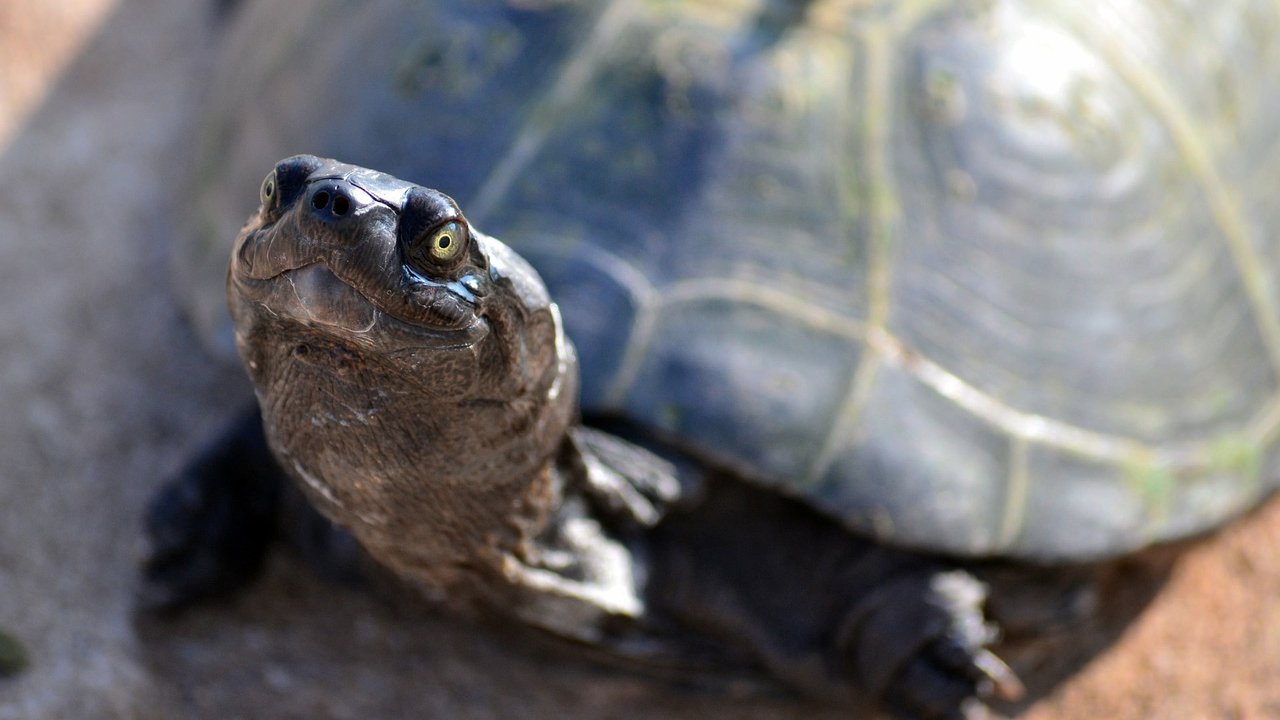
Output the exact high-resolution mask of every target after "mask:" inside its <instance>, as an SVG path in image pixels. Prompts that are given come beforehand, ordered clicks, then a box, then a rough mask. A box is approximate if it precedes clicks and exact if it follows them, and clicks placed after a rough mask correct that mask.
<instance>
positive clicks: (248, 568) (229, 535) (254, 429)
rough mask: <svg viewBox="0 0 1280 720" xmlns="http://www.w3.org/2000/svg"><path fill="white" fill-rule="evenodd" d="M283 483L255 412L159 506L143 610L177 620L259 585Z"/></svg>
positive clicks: (150, 524) (162, 495)
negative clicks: (177, 615)
mask: <svg viewBox="0 0 1280 720" xmlns="http://www.w3.org/2000/svg"><path fill="white" fill-rule="evenodd" d="M281 481H282V478H281V473H280V470H279V469H278V467H276V465H275V462H274V460H273V459H272V458H271V454H270V451H269V450H268V449H267V446H266V440H265V438H264V437H263V434H262V424H261V421H260V420H259V418H258V416H257V412H256V409H255V411H254V412H253V413H252V415H251V416H250V415H248V414H246V416H245V417H243V418H241V419H240V420H239V421H237V422H236V423H235V425H234V426H233V427H232V428H231V429H230V431H229V432H227V433H225V434H224V435H223V436H222V437H221V438H219V440H218V441H217V442H215V443H214V444H213V445H211V446H210V447H209V448H208V449H206V450H205V451H204V452H203V453H201V454H200V455H199V456H198V457H197V458H196V459H195V460H194V461H193V462H191V463H190V464H189V465H188V466H187V467H186V468H185V469H183V470H182V471H181V472H180V473H179V474H178V475H177V476H176V477H174V478H172V479H171V480H169V481H168V482H166V483H165V484H164V485H163V486H162V487H161V488H160V490H159V492H157V493H156V495H155V496H154V498H153V499H152V501H151V504H150V506H149V507H148V509H147V516H146V535H147V538H148V540H149V542H150V548H149V552H148V554H147V557H146V559H145V560H144V563H143V570H142V587H141V588H140V590H139V592H138V596H137V605H138V609H139V610H141V611H143V612H150V613H156V614H165V613H171V612H174V611H177V610H180V609H182V608H183V607H186V606H188V605H191V604H192V603H195V602H197V601H200V600H204V599H210V598H213V597H218V596H223V595H227V594H230V593H232V592H234V591H235V590H237V589H239V588H241V587H243V586H244V585H245V584H247V583H248V582H249V581H251V580H252V579H253V578H254V577H255V576H256V575H257V573H258V571H259V569H260V568H261V567H262V563H263V560H264V558H265V556H266V551H267V547H268V545H269V544H270V541H271V539H272V537H273V535H274V533H275V525H276V514H277V511H278V510H277V508H278V505H279V495H280V487H281V484H282V482H281Z"/></svg>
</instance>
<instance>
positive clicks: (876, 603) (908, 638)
mask: <svg viewBox="0 0 1280 720" xmlns="http://www.w3.org/2000/svg"><path fill="white" fill-rule="evenodd" d="M985 600H986V587H985V586H984V585H983V584H982V583H980V582H979V581H978V580H976V579H975V578H974V577H973V576H971V575H969V574H968V573H966V572H963V571H959V570H951V571H945V572H932V573H924V574H920V575H911V576H908V577H905V578H900V579H898V580H896V581H894V582H892V583H890V584H888V585H886V586H885V587H883V588H882V589H881V590H880V591H878V592H876V593H873V595H872V596H871V597H869V598H867V600H866V601H865V602H863V603H861V604H860V605H859V607H858V608H856V609H855V611H854V612H853V613H852V614H851V615H850V616H849V619H848V620H847V621H846V623H845V627H844V628H843V629H842V633H841V639H842V645H843V647H844V648H845V650H846V652H847V653H848V657H849V658H850V659H851V661H852V663H853V665H854V669H855V672H856V674H857V676H858V677H859V678H861V679H862V681H863V682H864V683H865V684H866V686H867V687H868V689H869V690H870V692H871V693H872V695H874V696H876V697H879V698H881V699H882V701H883V703H884V705H885V706H886V707H888V708H889V709H890V710H892V711H893V712H894V713H895V714H896V715H897V716H899V717H901V718H910V719H912V720H916V719H919V720H934V719H939V720H942V719H945V720H951V719H956V720H959V719H961V718H967V719H969V720H972V719H974V718H985V717H993V715H992V714H991V712H990V710H988V709H987V706H986V704H985V702H986V701H987V700H992V699H995V698H999V699H1001V700H1007V701H1014V700H1017V699H1018V698H1020V697H1021V696H1022V695H1023V693H1024V690H1023V686H1022V683H1021V682H1020V681H1019V680H1018V678H1017V676H1016V675H1014V673H1013V671H1012V670H1010V669H1009V667H1008V665H1006V664H1005V663H1004V661H1002V660H1001V659H1000V658H998V657H997V656H996V655H995V654H994V653H992V652H991V650H990V649H989V646H990V645H991V643H993V642H994V641H995V640H996V636H997V631H996V628H995V627H994V626H993V625H991V624H990V623H988V622H987V621H986V619H985V617H984V615H983V611H982V606H983V603H984V602H985Z"/></svg>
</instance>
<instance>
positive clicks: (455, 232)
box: [425, 220, 467, 263]
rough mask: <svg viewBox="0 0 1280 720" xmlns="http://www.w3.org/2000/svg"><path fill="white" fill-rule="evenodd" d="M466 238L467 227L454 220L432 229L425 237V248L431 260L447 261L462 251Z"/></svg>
mask: <svg viewBox="0 0 1280 720" xmlns="http://www.w3.org/2000/svg"><path fill="white" fill-rule="evenodd" d="M466 240H467V229H466V228H465V227H464V226H463V225H462V223H460V222H457V221H456V220H455V221H451V222H447V223H445V224H443V225H441V226H440V227H438V228H436V229H435V230H432V231H431V234H430V235H429V236H428V237H427V242H426V248H425V249H426V251H427V253H428V254H429V255H430V256H431V259H432V260H435V261H436V262H439V263H447V262H450V261H452V260H453V259H454V258H456V257H458V255H460V254H461V253H462V247H463V245H466Z"/></svg>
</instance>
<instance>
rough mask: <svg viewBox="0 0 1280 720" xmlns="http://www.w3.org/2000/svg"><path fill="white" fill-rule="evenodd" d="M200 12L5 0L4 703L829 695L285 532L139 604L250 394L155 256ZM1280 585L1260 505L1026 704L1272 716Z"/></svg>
mask: <svg viewBox="0 0 1280 720" xmlns="http://www.w3.org/2000/svg"><path fill="white" fill-rule="evenodd" d="M217 27H218V22H217V20H216V16H215V13H213V11H212V9H211V8H210V7H208V6H207V5H206V3H204V2H189V3H169V2H165V1H164V0H122V2H120V3H118V4H117V3H112V2H110V1H109V0H58V1H56V2H51V1H50V0H5V2H4V3H3V4H2V5H0V67H3V68H4V71H3V73H2V74H0V408H3V409H4V412H3V413H0V458H3V462H2V463H0V628H4V629H7V630H8V631H10V632H11V633H12V634H13V635H15V636H16V637H18V638H19V639H20V640H21V641H22V642H23V643H24V644H25V645H26V646H27V649H28V651H29V653H30V655H31V659H32V664H31V667H30V668H29V669H28V670H27V671H26V672H24V673H22V674H21V675H19V676H17V677H15V678H11V679H6V680H0V720H11V719H12V720H18V719H23V720H26V719H29V718H69V719H78V718H192V717H196V718H230V717H275V718H364V717H386V718H394V717H441V718H444V717H448V718H464V717H466V718H497V717H516V716H519V717H566V716H568V717H582V718H638V717H694V716H697V717H700V718H708V719H709V718H718V717H725V718H728V717H734V718H765V717H794V716H798V715H803V716H805V717H814V718H824V717H837V716H839V714H838V713H836V712H833V711H830V710H823V709H820V708H812V707H806V706H803V705H799V704H796V703H794V702H791V701H788V700H786V699H781V698H763V699H762V698H754V699H751V700H749V701H748V700H743V699H740V698H735V697H731V696H729V697H727V696H725V695H724V694H705V693H698V692H695V691H691V690H686V691H671V690H669V689H666V688H655V687H652V686H649V685H646V684H645V683H643V682H641V681H639V680H637V679H634V678H631V677H627V676H619V674H618V673H614V672H610V671H608V670H605V669H601V668H596V667H594V666H591V665H588V664H585V663H582V662H578V661H575V660H572V659H567V658H563V657H561V656H560V655H559V654H556V653H554V652H552V651H551V650H546V649H537V648H533V649H530V648H526V647H524V646H520V647H516V646H514V645H513V644H511V643H509V642H507V639H506V638H504V637H503V636H502V634H501V633H498V632H495V631H489V630H484V629H480V628H476V627H472V626H467V625H462V624H459V623H457V622H451V621H448V620H443V619H440V618H437V617H434V616H432V615H430V614H429V613H428V614H424V613H421V612H415V611H408V610H404V609H398V608H395V607H391V606H388V605H387V604H386V603H384V602H382V601H379V600H377V599H375V598H373V597H371V596H370V595H369V594H367V593H363V592H358V591H352V590H346V589H342V588H335V587H333V586H330V585H326V584H324V583H322V582H320V581H319V580H317V579H315V578H313V577H311V576H310V575H309V574H307V573H305V572H304V571H302V570H301V569H300V568H299V567H297V565H296V564H295V563H293V562H292V561H290V560H289V559H287V558H285V557H283V556H281V557H278V558H276V559H275V560H274V562H273V564H272V566H271V567H270V568H269V572H268V575H267V578H266V579H265V580H264V582H263V583H261V584H260V585H259V586H257V587H255V588H254V589H253V590H252V591H251V592H249V593H247V594H246V595H244V596H243V597H241V598H239V599H237V600H236V601H234V602H232V603H229V604H226V605H221V606H217V607H213V608H209V609H207V610H201V611H199V612H195V613H192V614H191V615H189V616H187V617H185V618H183V619H182V620H180V621H179V622H177V623H170V624H161V625H157V624H151V623H141V624H140V623H136V622H134V620H133V619H132V618H131V616H130V612H129V611H130V607H131V600H132V592H133V589H134V587H135V577H136V575H135V573H136V563H137V559H138V557H139V554H140V552H141V543H140V533H139V525H140V514H141V509H142V507H143V505H144V503H145V499H146V497H147V496H148V494H149V493H150V492H151V491H152V490H153V489H154V488H155V486H156V484H157V483H158V482H159V481H160V479H161V478H163V477H164V476H165V474H167V473H169V472H172V471H173V469H175V468H176V467H177V466H178V465H179V463H180V462H181V458H182V457H183V456H184V455H186V454H187V453H189V452H190V450H191V449H192V448H193V447H195V446H197V445H198V444H199V443H200V441H201V439H202V438H206V437H208V436H209V435H210V434H211V433H212V432H214V430H215V428H216V427H217V426H218V425H219V424H220V423H221V422H222V421H223V420H224V419H225V418H226V417H227V416H228V415H229V414H231V413H232V412H233V410H234V408H235V407H236V406H237V405H238V404H239V403H240V402H241V401H243V400H244V399H245V398H246V391H245V386H244V384H243V382H242V381H241V380H240V377H239V375H238V373H237V372H236V371H235V370H228V369H226V368H222V367H219V366H218V365H216V364H214V363H213V362H212V361H210V360H208V359H206V357H205V356H204V354H203V353H201V352H200V351H199V348H198V347H197V345H196V342H195V340H194V338H193V337H192V335H191V334H190V332H189V331H188V330H187V329H186V327H185V325H184V324H183V322H182V319H181V318H180V317H179V314H178V312H177V310H176V309H175V306H174V304H173V303H172V302H171V300H170V287H169V281H168V272H167V267H168V265H167V263H168V253H169V248H170V242H171V240H172V238H173V237H174V236H175V233H176V232H178V227H179V218H180V217H181V216H182V212H183V211H184V207H185V201H184V199H183V195H182V191H183V189H184V187H185V178H186V177H188V175H189V172H190V168H189V165H190V154H189V153H188V152H187V148H188V147H189V145H188V139H189V133H190V129H191V127H192V126H193V125H194V123H195V122H197V120H198V118H197V115H196V112H197V108H198V107H199V103H198V100H199V96H200V90H199V88H200V87H201V81H202V78H203V77H204V73H205V71H206V69H207V66H208V64H209V62H210V61H209V58H210V57H211V56H212V53H211V50H212V48H213V46H214V38H215V36H216V32H217ZM1278 598H1280V506H1277V505H1276V504H1275V503H1273V504H1272V505H1271V506H1270V507H1267V508H1264V509H1263V510H1262V511H1260V512H1258V513H1256V514H1255V515H1254V516H1252V517H1250V518H1248V519H1247V520H1245V521H1243V522H1240V523H1238V524H1236V525H1235V526H1233V527H1232V528H1231V529H1229V530H1228V531H1227V532H1225V533H1223V534H1222V535H1220V536H1218V537H1216V538H1213V539H1211V540H1209V541H1207V542H1205V543H1203V544H1202V545H1200V546H1198V547H1196V548H1195V549H1194V550H1192V551H1191V552H1190V553H1189V555H1188V557H1186V558H1185V559H1184V561H1183V562H1182V563H1181V565H1180V566H1179V567H1178V569H1177V571H1176V572H1175V575H1174V577H1173V579H1172V580H1171V582H1170V583H1169V586H1168V587H1167V588H1166V590H1165V591H1164V592H1163V593H1162V594H1161V595H1160V597H1159V598H1158V599H1157V601H1156V602H1155V603H1154V604H1153V605H1152V607H1151V608H1150V609H1149V610H1148V612H1146V613H1145V614H1144V615H1143V616H1142V617H1141V618H1140V619H1139V620H1138V621H1137V622H1135V623H1134V624H1133V625H1132V626H1131V627H1130V628H1129V630H1128V632H1126V633H1125V635H1124V636H1123V637H1122V638H1121V640H1120V642H1119V643H1117V645H1116V646H1115V647H1114V648H1112V649H1111V650H1110V651H1108V652H1106V653H1105V654H1103V655H1101V656H1099V657H1097V658H1096V659H1095V660H1094V661H1093V662H1091V663H1090V664H1089V665H1088V666H1087V667H1086V668H1085V669H1084V670H1083V671H1082V672H1081V673H1079V674H1078V675H1077V676H1076V677H1075V678H1073V679H1072V680H1071V681H1069V682H1067V683H1065V684H1064V685H1063V686H1061V687H1060V688H1059V689H1058V690H1057V691H1056V692H1054V693H1053V694H1052V695H1050V696H1049V697H1047V698H1046V699H1044V700H1043V701H1041V702H1039V703H1038V704H1037V705H1036V706H1034V707H1033V708H1032V709H1031V710H1030V712H1029V713H1028V717H1031V718H1035V720H1067V719H1076V718H1079V719H1083V718H1148V717H1153V718H1157V717H1158V718H1188V719H1191V718H1239V719H1240V720H1257V719H1261V718H1280V682H1278V681H1277V678H1280V602H1278V601H1277V599H1278Z"/></svg>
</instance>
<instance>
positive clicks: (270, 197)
mask: <svg viewBox="0 0 1280 720" xmlns="http://www.w3.org/2000/svg"><path fill="white" fill-rule="evenodd" d="M258 199H259V200H261V201H262V207H264V208H266V209H268V210H271V209H274V208H275V207H276V204H277V202H278V201H279V199H280V191H279V188H278V187H277V186H276V171H275V170H272V171H271V172H270V173H267V177H266V178H265V179H263V181H262V189H261V190H259V191H258Z"/></svg>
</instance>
